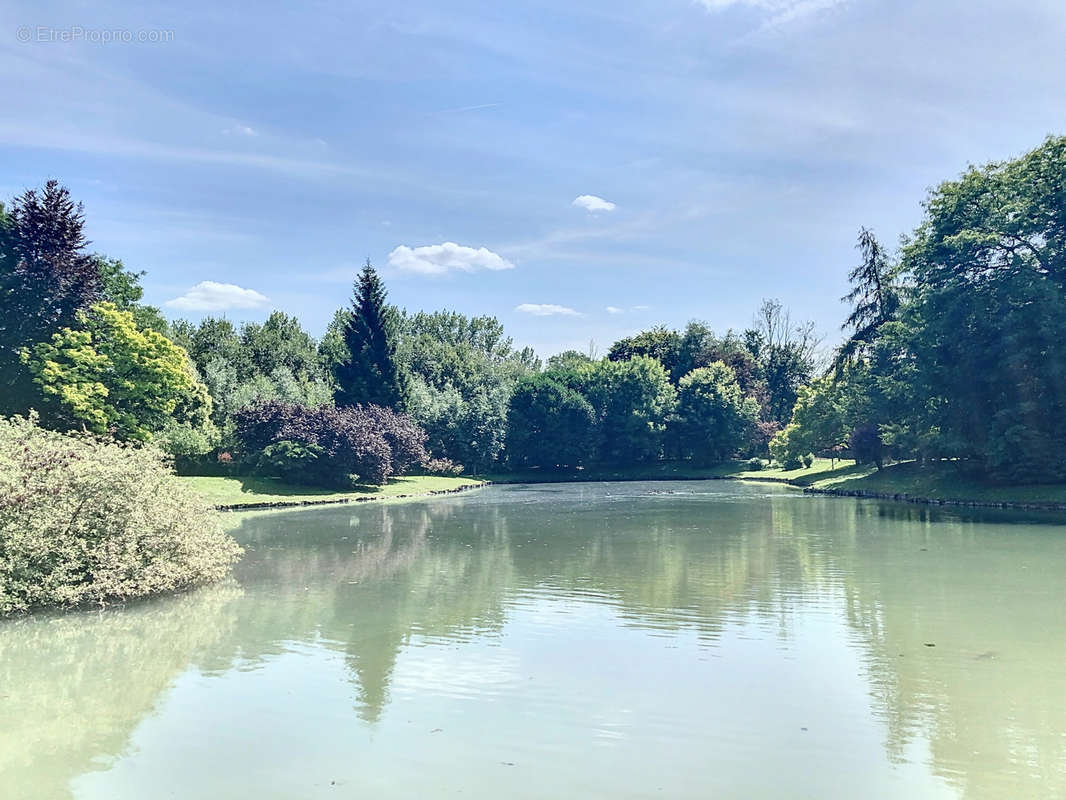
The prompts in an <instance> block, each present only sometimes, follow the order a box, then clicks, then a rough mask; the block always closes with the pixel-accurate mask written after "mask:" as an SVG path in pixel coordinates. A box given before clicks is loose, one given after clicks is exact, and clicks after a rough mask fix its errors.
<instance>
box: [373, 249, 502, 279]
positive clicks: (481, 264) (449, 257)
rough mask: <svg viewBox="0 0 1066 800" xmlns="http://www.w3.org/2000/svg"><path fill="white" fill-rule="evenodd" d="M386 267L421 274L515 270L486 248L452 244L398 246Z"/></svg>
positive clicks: (391, 254) (390, 255)
mask: <svg viewBox="0 0 1066 800" xmlns="http://www.w3.org/2000/svg"><path fill="white" fill-rule="evenodd" d="M389 266H390V267H393V268H395V269H398V270H402V271H404V272H417V273H418V274H420V275H444V274H445V273H447V272H449V271H451V270H458V271H460V272H475V271H477V270H479V269H489V270H501V269H514V264H512V263H511V262H510V261H508V260H507V259H506V258H504V257H503V256H501V255H499V254H498V253H494V252H492V251H491V250H489V249H487V248H485V247H479V248H476V249H475V248H473V247H464V246H462V245H459V244H456V243H455V242H444V244H431V245H426V246H425V247H414V248H412V247H408V246H407V245H403V244H401V245H400V246H399V247H397V248H396V249H395V250H393V251H392V252H391V253H389Z"/></svg>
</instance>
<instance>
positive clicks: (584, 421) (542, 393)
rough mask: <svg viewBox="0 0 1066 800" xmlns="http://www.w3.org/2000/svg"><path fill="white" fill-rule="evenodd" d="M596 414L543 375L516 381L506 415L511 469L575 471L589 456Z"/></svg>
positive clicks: (588, 406) (567, 390)
mask: <svg viewBox="0 0 1066 800" xmlns="http://www.w3.org/2000/svg"><path fill="white" fill-rule="evenodd" d="M595 419H596V415H595V411H594V410H593V408H592V406H591V405H590V404H589V402H588V400H586V399H585V398H584V397H582V396H581V395H580V394H579V393H578V392H575V391H574V390H573V389H570V388H568V387H566V386H564V385H562V384H561V383H558V382H556V381H554V380H552V378H551V377H549V376H548V375H545V374H541V375H532V376H530V377H528V378H523V379H522V380H521V381H519V383H518V386H517V387H516V388H515V391H514V395H513V396H512V398H511V405H510V408H509V410H508V412H507V454H508V460H509V461H510V463H511V464H512V465H514V466H519V467H521V466H532V467H540V468H543V469H554V468H557V467H574V466H578V465H580V464H582V463H584V462H585V461H587V460H588V459H589V457H590V455H591V445H592V441H593V431H594V425H595Z"/></svg>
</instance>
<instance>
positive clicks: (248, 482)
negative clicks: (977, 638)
mask: <svg viewBox="0 0 1066 800" xmlns="http://www.w3.org/2000/svg"><path fill="white" fill-rule="evenodd" d="M181 480H183V481H185V482H186V483H187V484H188V485H190V486H191V487H192V488H194V489H195V490H196V491H198V492H200V494H201V495H203V496H204V497H205V498H206V499H207V500H208V501H209V502H210V503H211V504H212V505H214V506H215V507H216V508H217V509H219V510H223V511H244V510H248V511H251V510H257V509H269V508H288V507H298V506H311V505H323V504H328V503H361V502H368V501H374V500H395V499H402V498H415V497H430V496H433V495H438V494H450V493H454V492H461V491H466V490H468V489H476V488H480V487H482V486H486V485H488V484H490V483H502V484H516V483H581V482H599V481H686V480H743V481H764V482H773V483H783V484H787V485H789V486H793V487H796V488H800V489H803V490H804V491H807V492H811V493H817V494H831V495H842V496H850V497H871V498H880V499H887V500H900V501H906V502H911V503H932V504H959V505H987V506H999V507H1008V508H1009V507H1016V508H1024V509H1034V508H1038V509H1039V508H1047V509H1053V510H1063V509H1066V484H1030V485H1019V486H1003V485H995V484H988V483H983V482H981V481H978V480H976V479H974V478H972V477H969V476H966V475H964V474H963V473H961V472H959V470H958V469H957V468H956V467H955V465H953V464H951V463H949V462H934V463H932V464H925V465H919V464H917V463H915V462H904V463H900V464H893V465H891V466H888V467H885V468H884V469H883V470H881V471H880V472H878V471H877V470H876V469H875V468H874V467H873V466H871V465H865V464H864V465H857V464H855V463H854V462H853V461H847V460H835V461H830V460H829V459H827V458H826V459H823V458H820V459H815V461H814V463H813V464H812V465H811V466H810V467H805V468H802V469H798V470H783V469H780V468H770V467H765V468H763V469H761V470H752V469H749V468H748V462H746V461H742V462H731V463H726V464H718V465H715V466H712V467H699V466H694V465H691V464H686V463H683V462H659V463H654V464H647V465H642V466H639V467H636V468H632V469H625V470H622V469H587V470H586V469H575V470H565V471H559V472H548V471H541V470H525V471H521V472H497V473H487V474H484V475H477V476H464V477H458V478H453V477H440V476H429V475H416V476H404V477H400V478H394V479H392V480H390V481H389V482H388V483H387V484H386V485H384V486H358V487H356V488H354V489H352V490H351V491H347V492H336V491H333V490H329V489H315V488H313V487H307V486H291V485H286V484H284V483H282V482H280V481H278V480H274V479H270V478H255V477H228V478H227V477H199V476H194V477H183V478H181Z"/></svg>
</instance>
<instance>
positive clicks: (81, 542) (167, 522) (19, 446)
mask: <svg viewBox="0 0 1066 800" xmlns="http://www.w3.org/2000/svg"><path fill="white" fill-rule="evenodd" d="M35 422H36V420H35V419H30V420H26V419H22V418H19V417H15V418H14V419H10V420H5V419H0V614H2V613H9V612H12V611H25V610H27V609H32V608H35V607H38V606H48V605H58V606H75V605H82V604H86V603H105V602H108V601H118V600H125V599H129V598H135V597H141V596H144V595H149V594H154V593H157V592H166V591H173V590H176V589H181V588H185V587H188V586H192V585H195V584H199V583H205V582H208V581H214V580H218V579H220V578H222V577H223V576H224V575H225V574H226V573H227V572H228V571H229V568H230V567H231V566H232V564H233V563H234V562H235V561H236V560H237V558H238V557H239V555H240V552H241V549H240V547H239V546H238V545H237V543H236V542H234V541H233V539H232V538H230V537H229V536H227V535H226V534H225V533H224V532H223V530H222V526H221V521H220V518H219V515H218V513H217V512H215V511H214V510H212V509H211V508H210V507H209V506H208V505H206V504H205V502H204V501H203V500H202V499H201V498H200V497H199V495H197V494H196V493H195V492H193V491H192V490H191V489H189V488H187V487H186V486H185V485H184V484H182V483H181V482H180V481H179V480H178V479H177V478H175V477H174V474H173V472H172V471H171V470H170V468H169V463H168V461H167V457H166V456H165V455H164V454H163V453H162V452H160V451H159V450H158V449H156V448H154V447H134V446H132V445H124V444H116V443H114V442H109V441H104V440H101V439H96V438H93V437H91V436H88V435H85V434H75V435H66V434H61V433H56V432H53V431H46V430H43V429H42V428H40V427H38V426H37V425H36V424H35Z"/></svg>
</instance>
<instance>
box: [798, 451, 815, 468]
mask: <svg viewBox="0 0 1066 800" xmlns="http://www.w3.org/2000/svg"><path fill="white" fill-rule="evenodd" d="M800 461H802V462H803V466H805V467H807V468H810V467H812V466H813V465H814V454H813V453H807V455H805V456H804V457H803V458H801V459H800Z"/></svg>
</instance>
